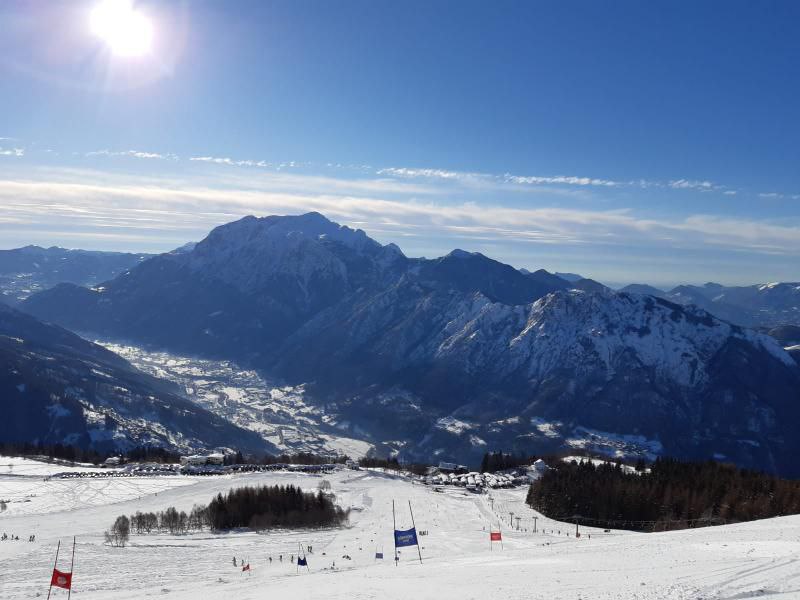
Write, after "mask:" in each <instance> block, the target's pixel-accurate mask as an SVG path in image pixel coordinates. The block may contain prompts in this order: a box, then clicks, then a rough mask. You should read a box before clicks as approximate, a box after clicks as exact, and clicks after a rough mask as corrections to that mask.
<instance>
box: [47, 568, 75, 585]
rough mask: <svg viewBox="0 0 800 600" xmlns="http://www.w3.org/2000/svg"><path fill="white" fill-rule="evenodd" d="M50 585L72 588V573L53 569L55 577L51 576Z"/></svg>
mask: <svg viewBox="0 0 800 600" xmlns="http://www.w3.org/2000/svg"><path fill="white" fill-rule="evenodd" d="M50 585H51V586H53V587H60V588H63V589H65V590H69V589H71V588H72V573H64V572H63V571H59V570H58V569H53V577H51V578H50Z"/></svg>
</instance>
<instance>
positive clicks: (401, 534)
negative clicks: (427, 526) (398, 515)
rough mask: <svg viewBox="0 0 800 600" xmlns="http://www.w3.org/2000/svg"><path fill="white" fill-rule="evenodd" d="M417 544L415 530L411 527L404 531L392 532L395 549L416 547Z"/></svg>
mask: <svg viewBox="0 0 800 600" xmlns="http://www.w3.org/2000/svg"><path fill="white" fill-rule="evenodd" d="M418 543H419V542H417V530H416V528H414V527H412V528H411V529H406V530H405V531H398V530H397V529H395V530H394V545H395V547H397V548H402V547H404V546H416V545H418Z"/></svg>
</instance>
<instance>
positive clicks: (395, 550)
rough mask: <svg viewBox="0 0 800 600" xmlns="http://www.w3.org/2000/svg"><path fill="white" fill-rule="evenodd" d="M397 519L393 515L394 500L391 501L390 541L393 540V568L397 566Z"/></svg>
mask: <svg viewBox="0 0 800 600" xmlns="http://www.w3.org/2000/svg"><path fill="white" fill-rule="evenodd" d="M396 531H397V517H396V516H395V514H394V500H392V539H393V540H394V566H395V567H396V566H397V535H395V532H396Z"/></svg>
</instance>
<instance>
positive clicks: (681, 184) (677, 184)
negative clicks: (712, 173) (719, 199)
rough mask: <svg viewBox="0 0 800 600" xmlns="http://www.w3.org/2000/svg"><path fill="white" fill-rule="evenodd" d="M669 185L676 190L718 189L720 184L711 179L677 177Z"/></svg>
mask: <svg viewBox="0 0 800 600" xmlns="http://www.w3.org/2000/svg"><path fill="white" fill-rule="evenodd" d="M667 185H669V187H671V188H673V189H676V190H702V191H709V190H713V189H718V188H719V187H720V186H718V185H714V184H713V183H711V182H710V181H693V180H689V179H675V180H673V181H670V182H669V183H668V184H667Z"/></svg>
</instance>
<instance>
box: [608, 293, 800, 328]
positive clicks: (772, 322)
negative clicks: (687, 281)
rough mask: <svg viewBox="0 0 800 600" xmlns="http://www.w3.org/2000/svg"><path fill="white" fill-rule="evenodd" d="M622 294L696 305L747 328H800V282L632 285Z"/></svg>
mask: <svg viewBox="0 0 800 600" xmlns="http://www.w3.org/2000/svg"><path fill="white" fill-rule="evenodd" d="M620 291H623V292H630V293H638V294H647V295H650V296H658V297H660V298H666V299H667V300H671V301H672V302H676V303H678V304H683V305H689V304H693V305H694V306H698V307H700V308H703V309H705V310H707V311H708V312H710V313H712V314H714V315H715V316H717V317H719V318H721V319H725V320H726V321H730V322H731V323H736V324H737V325H744V326H745V327H760V328H765V329H771V328H773V327H778V326H783V325H796V326H800V282H773V283H763V284H758V285H749V286H723V285H720V284H718V283H706V284H705V285H702V286H698V285H679V286H677V287H675V288H673V289H671V290H669V291H663V290H660V289H658V288H655V287H653V286H649V285H641V284H633V285H628V286H626V287H624V288H622V289H621V290H620Z"/></svg>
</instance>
